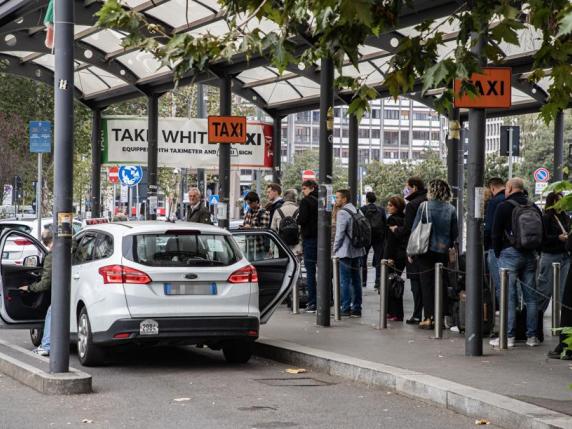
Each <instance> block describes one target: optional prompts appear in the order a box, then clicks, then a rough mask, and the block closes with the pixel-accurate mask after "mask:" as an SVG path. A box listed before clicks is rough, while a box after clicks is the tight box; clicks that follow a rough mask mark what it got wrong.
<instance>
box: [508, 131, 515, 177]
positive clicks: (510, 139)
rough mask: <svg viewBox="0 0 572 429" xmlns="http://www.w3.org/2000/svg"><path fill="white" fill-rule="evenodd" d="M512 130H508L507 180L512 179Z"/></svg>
mask: <svg viewBox="0 0 572 429" xmlns="http://www.w3.org/2000/svg"><path fill="white" fill-rule="evenodd" d="M513 132H514V130H513V128H512V127H510V128H509V129H508V178H509V179H512V138H513V137H512V133H513Z"/></svg>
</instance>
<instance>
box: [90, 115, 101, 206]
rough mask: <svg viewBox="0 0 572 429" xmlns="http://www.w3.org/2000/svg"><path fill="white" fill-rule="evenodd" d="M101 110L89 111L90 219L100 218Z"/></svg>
mask: <svg viewBox="0 0 572 429" xmlns="http://www.w3.org/2000/svg"><path fill="white" fill-rule="evenodd" d="M100 201H101V110H100V109H93V110H92V111H91V217H101V203H100Z"/></svg>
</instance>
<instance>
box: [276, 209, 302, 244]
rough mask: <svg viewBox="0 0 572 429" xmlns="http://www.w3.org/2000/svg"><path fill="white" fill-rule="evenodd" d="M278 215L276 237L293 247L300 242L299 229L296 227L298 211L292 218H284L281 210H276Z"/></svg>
mask: <svg viewBox="0 0 572 429" xmlns="http://www.w3.org/2000/svg"><path fill="white" fill-rule="evenodd" d="M276 211H277V212H278V213H279V214H280V217H281V218H282V219H280V224H279V225H278V235H279V236H280V238H281V239H282V241H284V243H286V244H287V245H289V246H295V245H296V244H298V243H299V242H300V227H299V226H298V210H296V211H295V212H294V213H293V214H292V216H284V212H283V211H282V209H281V208H279V209H276Z"/></svg>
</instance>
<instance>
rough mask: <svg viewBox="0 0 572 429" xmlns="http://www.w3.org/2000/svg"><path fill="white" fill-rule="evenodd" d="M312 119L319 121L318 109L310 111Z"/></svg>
mask: <svg viewBox="0 0 572 429" xmlns="http://www.w3.org/2000/svg"><path fill="white" fill-rule="evenodd" d="M312 120H313V121H314V122H319V121H320V111H319V110H314V111H313V112H312Z"/></svg>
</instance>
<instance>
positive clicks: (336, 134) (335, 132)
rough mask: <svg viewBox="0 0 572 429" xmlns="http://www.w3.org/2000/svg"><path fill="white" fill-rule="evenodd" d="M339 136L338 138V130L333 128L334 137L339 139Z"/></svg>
mask: <svg viewBox="0 0 572 429" xmlns="http://www.w3.org/2000/svg"><path fill="white" fill-rule="evenodd" d="M339 136H340V129H339V128H334V137H339Z"/></svg>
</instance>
